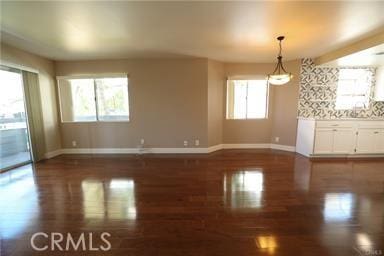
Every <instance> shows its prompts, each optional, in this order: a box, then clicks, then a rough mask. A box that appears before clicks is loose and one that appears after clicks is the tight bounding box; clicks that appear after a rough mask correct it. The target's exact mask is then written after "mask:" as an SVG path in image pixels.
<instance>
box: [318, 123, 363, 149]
mask: <svg viewBox="0 0 384 256" xmlns="http://www.w3.org/2000/svg"><path fill="white" fill-rule="evenodd" d="M354 140H355V135H354V131H353V129H349V128H342V129H337V128H332V129H331V128H329V129H328V128H318V129H316V133H315V148H314V153H315V154H351V153H353V150H354V147H353V146H354Z"/></svg>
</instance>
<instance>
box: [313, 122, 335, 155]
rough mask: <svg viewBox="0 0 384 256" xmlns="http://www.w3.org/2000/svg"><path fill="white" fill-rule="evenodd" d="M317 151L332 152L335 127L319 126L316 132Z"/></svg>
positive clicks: (322, 152)
mask: <svg viewBox="0 0 384 256" xmlns="http://www.w3.org/2000/svg"><path fill="white" fill-rule="evenodd" d="M315 138H316V139H315V153H316V154H331V153H332V149H333V129H327V128H319V129H316V132H315Z"/></svg>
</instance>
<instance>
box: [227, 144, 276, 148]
mask: <svg viewBox="0 0 384 256" xmlns="http://www.w3.org/2000/svg"><path fill="white" fill-rule="evenodd" d="M222 145H223V149H237V148H238V149H247V148H249V149H252V148H255V149H257V148H271V145H270V144H259V143H257V144H222Z"/></svg>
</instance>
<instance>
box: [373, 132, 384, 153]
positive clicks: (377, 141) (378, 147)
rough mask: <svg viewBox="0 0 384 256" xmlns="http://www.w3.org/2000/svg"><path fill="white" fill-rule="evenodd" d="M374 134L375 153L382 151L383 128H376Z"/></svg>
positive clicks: (383, 151)
mask: <svg viewBox="0 0 384 256" xmlns="http://www.w3.org/2000/svg"><path fill="white" fill-rule="evenodd" d="M374 134H375V135H374V139H375V148H374V151H375V153H384V129H380V130H376V131H375V132H374Z"/></svg>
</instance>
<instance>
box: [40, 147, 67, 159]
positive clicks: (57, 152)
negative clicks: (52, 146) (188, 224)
mask: <svg viewBox="0 0 384 256" xmlns="http://www.w3.org/2000/svg"><path fill="white" fill-rule="evenodd" d="M62 154H64V152H63V149H57V150H55V151H50V152H47V153H45V154H44V157H45V159H49V158H53V157H55V156H59V155H62Z"/></svg>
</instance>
